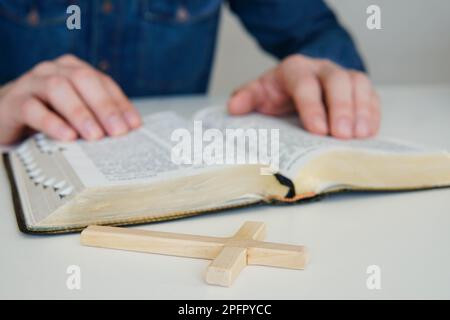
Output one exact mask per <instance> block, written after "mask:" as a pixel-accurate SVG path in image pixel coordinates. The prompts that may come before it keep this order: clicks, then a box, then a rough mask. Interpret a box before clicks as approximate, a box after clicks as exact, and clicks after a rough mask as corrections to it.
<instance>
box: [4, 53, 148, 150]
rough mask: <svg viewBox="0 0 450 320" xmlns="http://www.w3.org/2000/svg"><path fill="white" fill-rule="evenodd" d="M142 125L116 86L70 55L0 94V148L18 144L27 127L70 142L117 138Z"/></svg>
mask: <svg viewBox="0 0 450 320" xmlns="http://www.w3.org/2000/svg"><path fill="white" fill-rule="evenodd" d="M140 125H141V118H140V115H139V113H138V112H137V111H136V109H135V108H134V107H133V105H132V104H131V103H130V101H129V100H128V98H127V97H126V96H125V94H124V93H123V92H122V90H121V89H120V88H119V86H118V85H117V84H116V83H115V82H114V81H113V80H112V79H111V78H110V77H108V76H107V75H105V74H103V73H101V72H99V71H97V70H95V69H94V68H92V67H91V66H89V65H88V64H87V63H85V62H83V61H81V60H79V59H78V58H76V57H74V56H71V55H64V56H62V57H60V58H58V59H56V60H54V61H47V62H42V63H40V64H38V65H36V66H35V67H34V68H33V69H32V70H31V71H29V72H27V73H25V74H24V75H22V76H21V77H20V78H18V79H16V80H14V81H12V82H10V83H8V84H7V85H5V86H4V87H2V88H1V90H0V144H9V143H13V142H15V141H17V140H18V139H20V138H21V136H22V135H23V133H24V132H25V130H26V129H27V128H31V129H34V130H36V131H41V132H44V133H45V134H47V135H48V136H50V137H52V138H55V139H59V140H64V141H68V140H73V139H75V138H77V136H81V137H82V138H84V139H86V140H95V139H99V138H102V137H103V136H104V135H105V134H107V135H111V136H117V135H121V134H124V133H126V132H128V131H129V130H131V129H134V128H137V127H139V126H140Z"/></svg>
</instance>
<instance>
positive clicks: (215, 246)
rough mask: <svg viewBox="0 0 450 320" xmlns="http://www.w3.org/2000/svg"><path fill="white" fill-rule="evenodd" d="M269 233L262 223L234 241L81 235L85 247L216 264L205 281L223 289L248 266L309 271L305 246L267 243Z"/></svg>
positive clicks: (122, 232)
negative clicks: (184, 258) (192, 259)
mask: <svg viewBox="0 0 450 320" xmlns="http://www.w3.org/2000/svg"><path fill="white" fill-rule="evenodd" d="M265 231H266V228H265V225H264V223H262V222H246V223H245V224H244V225H243V226H242V227H241V228H240V229H239V230H238V232H236V234H235V235H234V236H233V237H210V236H199V235H190V234H180V233H170V232H160V231H148V230H137V229H126V228H118V227H105V226H89V227H87V228H86V229H85V230H83V232H82V233H81V244H82V245H86V246H93V247H100V248H111V249H119V250H129V251H138V252H147V253H156V254H164V255H174V256H181V257H191V258H200V259H209V260H213V261H212V262H211V264H210V265H209V267H208V269H207V272H206V277H205V279H206V282H208V283H210V284H214V285H221V286H231V285H232V284H233V282H234V280H235V279H236V278H237V277H238V275H239V273H240V272H241V271H242V269H243V268H245V266H246V265H264V266H272V267H280V268H291V269H303V268H305V266H306V264H307V262H308V253H307V250H306V248H305V247H304V246H297V245H289V244H279V243H272V242H264V241H262V240H263V239H264V237H265V234H266V232H265Z"/></svg>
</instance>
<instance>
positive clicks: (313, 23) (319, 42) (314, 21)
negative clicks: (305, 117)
mask: <svg viewBox="0 0 450 320" xmlns="http://www.w3.org/2000/svg"><path fill="white" fill-rule="evenodd" d="M228 3H229V5H230V8H231V10H232V11H233V12H234V13H236V14H237V15H238V16H239V18H240V19H241V21H242V23H243V24H244V26H245V27H246V29H247V30H248V31H249V32H250V33H251V34H252V35H253V36H254V37H255V38H256V40H257V41H258V43H259V45H260V46H261V47H262V48H263V49H264V50H265V51H267V52H269V53H271V54H273V55H274V56H276V57H277V58H279V59H283V58H284V57H286V56H288V55H290V54H294V53H300V54H303V55H306V56H309V57H313V58H324V59H329V60H332V61H334V62H336V63H337V64H339V65H341V66H343V67H345V68H349V69H355V70H361V71H365V67H364V63H363V61H362V59H361V57H360V55H359V53H358V51H357V49H356V46H355V44H354V42H353V40H352V38H351V37H350V35H349V34H348V32H347V31H346V30H345V29H344V28H343V27H342V26H341V25H340V24H339V22H338V20H337V19H336V16H335V15H334V13H333V12H332V11H331V10H330V8H328V6H327V5H326V4H325V3H324V2H323V1H322V0H245V1H242V0H228Z"/></svg>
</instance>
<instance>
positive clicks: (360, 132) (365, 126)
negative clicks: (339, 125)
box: [356, 118, 369, 138]
mask: <svg viewBox="0 0 450 320" xmlns="http://www.w3.org/2000/svg"><path fill="white" fill-rule="evenodd" d="M356 135H357V136H358V137H360V138H365V137H367V136H369V123H368V122H367V120H366V119H365V118H360V119H358V122H357V123H356Z"/></svg>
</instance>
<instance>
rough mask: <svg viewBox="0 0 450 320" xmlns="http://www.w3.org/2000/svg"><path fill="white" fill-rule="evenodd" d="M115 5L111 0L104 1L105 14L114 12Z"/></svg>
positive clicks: (103, 9)
mask: <svg viewBox="0 0 450 320" xmlns="http://www.w3.org/2000/svg"><path fill="white" fill-rule="evenodd" d="M113 9H114V8H113V4H112V2H111V1H110V0H105V1H103V5H102V11H103V13H104V14H110V13H111V12H112V11H113Z"/></svg>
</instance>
